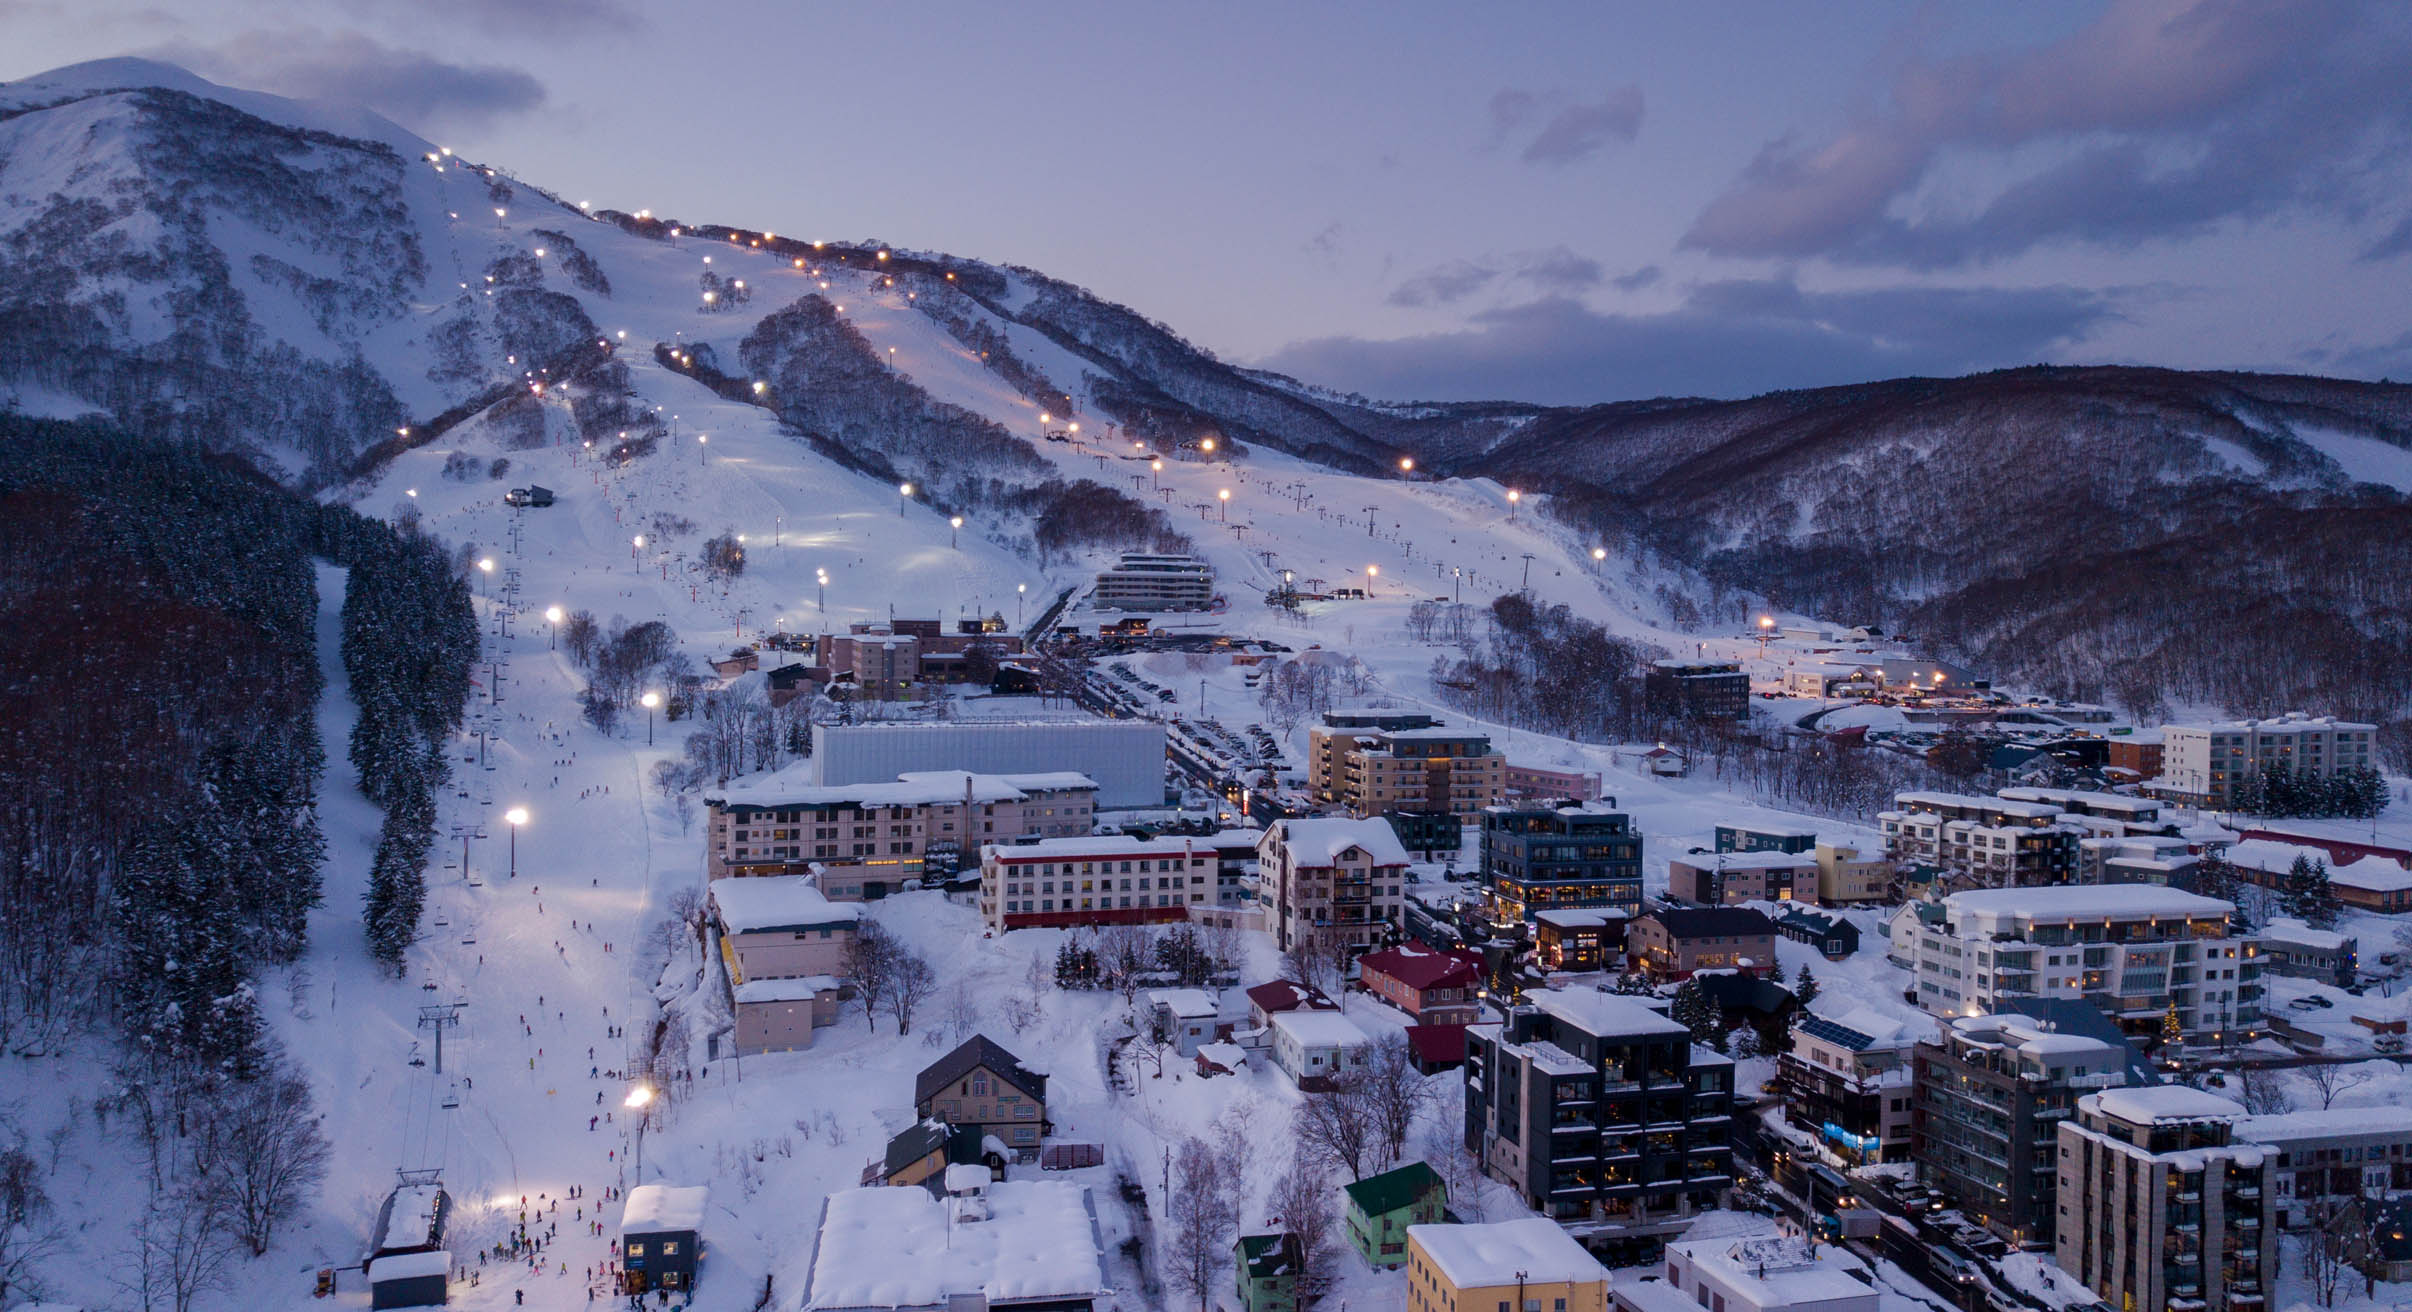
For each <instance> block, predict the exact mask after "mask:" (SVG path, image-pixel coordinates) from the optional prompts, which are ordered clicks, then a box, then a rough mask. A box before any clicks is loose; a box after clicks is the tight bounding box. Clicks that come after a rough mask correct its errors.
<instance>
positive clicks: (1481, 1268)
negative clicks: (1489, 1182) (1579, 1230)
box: [1407, 1216, 1608, 1290]
mask: <svg viewBox="0 0 2412 1312" xmlns="http://www.w3.org/2000/svg"><path fill="white" fill-rule="evenodd" d="M1407 1242H1408V1243H1410V1244H1413V1245H1415V1246H1416V1247H1418V1248H1421V1249H1423V1250H1424V1256H1425V1258H1427V1259H1428V1260H1429V1261H1430V1262H1431V1263H1432V1265H1433V1266H1434V1267H1436V1268H1438V1269H1439V1270H1440V1273H1441V1274H1442V1275H1444V1276H1446V1277H1448V1279H1449V1283H1451V1284H1453V1285H1455V1286H1457V1287H1458V1288H1459V1289H1460V1290H1466V1289H1479V1288H1484V1287H1487V1286H1494V1285H1513V1284H1516V1283H1517V1282H1518V1281H1524V1282H1526V1283H1530V1284H1548V1283H1554V1282H1557V1281H1561V1280H1573V1281H1591V1280H1606V1279H1607V1278H1608V1268H1606V1267H1604V1266H1601V1265H1600V1261H1599V1259H1598V1258H1596V1257H1593V1256H1592V1255H1591V1254H1590V1253H1588V1252H1585V1251H1584V1249H1583V1246H1582V1245H1581V1244H1579V1243H1576V1242H1575V1240H1574V1237H1573V1236H1571V1235H1569V1234H1567V1233H1566V1231H1565V1229H1564V1227H1562V1226H1560V1225H1559V1224H1558V1223H1557V1222H1555V1221H1551V1220H1547V1219H1545V1218H1542V1217H1537V1216H1530V1217H1526V1218H1524V1219H1522V1220H1519V1221H1493V1222H1490V1223H1488V1224H1484V1225H1411V1226H1409V1227H1407Z"/></svg>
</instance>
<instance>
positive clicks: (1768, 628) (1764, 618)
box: [1759, 615, 1775, 651]
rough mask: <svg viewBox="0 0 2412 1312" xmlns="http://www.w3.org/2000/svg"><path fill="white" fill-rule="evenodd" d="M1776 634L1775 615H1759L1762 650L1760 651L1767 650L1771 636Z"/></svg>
mask: <svg viewBox="0 0 2412 1312" xmlns="http://www.w3.org/2000/svg"><path fill="white" fill-rule="evenodd" d="M1774 636H1775V616H1773V615H1761V616H1760V617H1759V650H1760V651H1766V650H1767V640H1768V639H1769V638H1771V637H1774Z"/></svg>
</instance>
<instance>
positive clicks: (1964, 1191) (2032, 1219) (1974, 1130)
mask: <svg viewBox="0 0 2412 1312" xmlns="http://www.w3.org/2000/svg"><path fill="white" fill-rule="evenodd" d="M2128 1056H2129V1054H2128V1050H2127V1047H2126V1045H2125V1044H2122V1043H2113V1042H2110V1041H2108V1040H2106V1039H2102V1038H2099V1037H2095V1036H2091V1035H2085V1034H2076V1033H2071V1032H2067V1031H2064V1030H2061V1029H2059V1028H2057V1027H2055V1026H2053V1025H2051V1024H2050V1023H2048V1022H2045V1021H2039V1020H2036V1019H2033V1018H2030V1017H2027V1016H2021V1015H2017V1014H2014V1013H2005V1014H2001V1015H1994V1016H1962V1017H1960V1018H1958V1019H1956V1020H1953V1021H1951V1022H1949V1023H1947V1024H1946V1025H1944V1027H1943V1032H1942V1034H1941V1035H1940V1036H1939V1037H1938V1038H1937V1039H1935V1040H1934V1041H1932V1042H1927V1043H1921V1044H1919V1045H1917V1048H1916V1051H1915V1054H1914V1055H1913V1057H1912V1070H1913V1072H1914V1075H1913V1079H1912V1081H1911V1087H1912V1088H1913V1089H1914V1090H1915V1098H1914V1100H1913V1102H1912V1104H1911V1121H1910V1137H1911V1141H1912V1149H1911V1157H1912V1160H1914V1161H1916V1162H1917V1163H1918V1174H1919V1178H1920V1179H1921V1180H1923V1181H1925V1182H1926V1183H1927V1184H1929V1185H1932V1186H1933V1187H1934V1188H1936V1189H1937V1190H1939V1191H1940V1192H1941V1193H1942V1194H1943V1196H1944V1197H1945V1198H1946V1199H1949V1200H1950V1205H1951V1206H1953V1207H1957V1208H1959V1209H1960V1210H1961V1211H1962V1212H1964V1213H1966V1214H1967V1215H1968V1217H1969V1218H1970V1219H1972V1220H1974V1221H1976V1222H1977V1223H1979V1224H1981V1225H1984V1226H1986V1227H1988V1228H1990V1229H1992V1230H1994V1231H1995V1232H1996V1233H1998V1234H2000V1235H2002V1236H2003V1237H2004V1238H2006V1239H2008V1240H2010V1241H2011V1242H2013V1243H2024V1242H2026V1241H2028V1240H2030V1239H2039V1238H2043V1237H2046V1236H2049V1235H2051V1234H2053V1233H2054V1225H2055V1221H2056V1218H2055V1215H2054V1212H2053V1202H2052V1199H2053V1193H2054V1186H2055V1183H2056V1181H2057V1180H2058V1178H2059V1176H2058V1171H2059V1147H2060V1123H2061V1122H2062V1121H2064V1120H2067V1119H2068V1117H2069V1115H2070V1114H2071V1113H2072V1112H2073V1111H2075V1109H2076V1106H2077V1099H2078V1098H2079V1097H2081V1096H2082V1095H2085V1094H2088V1093H2097V1092H2100V1091H2101V1090H2104V1089H2114V1088H2118V1087H2120V1086H2122V1085H2124V1084H2127V1083H2128V1082H2129V1076H2130V1070H2129V1065H2128Z"/></svg>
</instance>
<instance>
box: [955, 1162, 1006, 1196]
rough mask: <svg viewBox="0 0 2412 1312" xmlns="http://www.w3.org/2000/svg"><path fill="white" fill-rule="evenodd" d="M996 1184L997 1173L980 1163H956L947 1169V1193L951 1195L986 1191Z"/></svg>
mask: <svg viewBox="0 0 2412 1312" xmlns="http://www.w3.org/2000/svg"><path fill="white" fill-rule="evenodd" d="M995 1182H996V1175H995V1173H993V1172H991V1171H990V1170H989V1169H988V1167H987V1166H986V1165H984V1164H982V1163H979V1162H954V1163H951V1164H950V1165H948V1167H947V1168H946V1191H947V1192H948V1193H950V1194H960V1193H969V1192H972V1191H973V1190H986V1189H987V1188H988V1186H989V1185H991V1184H993V1183H995Z"/></svg>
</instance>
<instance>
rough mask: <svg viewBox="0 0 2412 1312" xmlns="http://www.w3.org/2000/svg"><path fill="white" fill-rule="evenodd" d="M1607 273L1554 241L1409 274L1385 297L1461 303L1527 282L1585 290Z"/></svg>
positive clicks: (1397, 301)
mask: <svg viewBox="0 0 2412 1312" xmlns="http://www.w3.org/2000/svg"><path fill="white" fill-rule="evenodd" d="M1606 276H1607V274H1606V271H1605V270H1603V269H1601V268H1600V262H1599V261H1598V260H1595V259H1592V258H1591V257H1590V256H1588V255H1580V254H1577V253H1576V252H1574V251H1572V250H1569V249H1567V248H1566V247H1564V246H1552V247H1550V248H1549V249H1548V250H1544V251H1519V252H1516V253H1515V254H1512V255H1490V256H1485V257H1483V258H1482V259H1480V260H1451V261H1449V262H1448V263H1446V264H1438V265H1434V266H1433V267H1432V268H1429V269H1426V270H1424V271H1423V272H1421V273H1417V274H1413V275H1411V276H1409V277H1408V278H1407V279H1406V281H1404V282H1401V283H1400V284H1399V285H1398V286H1397V287H1395V288H1392V289H1391V293H1390V295H1389V296H1388V297H1387V298H1385V299H1387V300H1388V301H1389V302H1390V303H1391V304H1392V305H1403V306H1408V307H1410V308H1423V307H1427V306H1441V305H1455V304H1457V303H1458V302H1459V301H1462V300H1465V299H1466V298H1467V297H1469V296H1472V295H1473V294H1474V293H1476V292H1479V291H1482V290H1483V289H1485V288H1488V287H1494V286H1498V285H1501V284H1504V283H1508V282H1519V283H1523V284H1524V285H1525V286H1527V287H1529V288H1530V289H1532V290H1533V291H1536V292H1580V291H1585V290H1588V289H1590V288H1593V287H1597V286H1598V285H1599V284H1600V282H1601V280H1602V279H1604V278H1605V277H1606Z"/></svg>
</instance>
